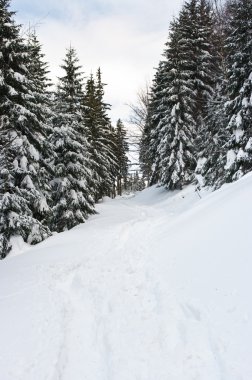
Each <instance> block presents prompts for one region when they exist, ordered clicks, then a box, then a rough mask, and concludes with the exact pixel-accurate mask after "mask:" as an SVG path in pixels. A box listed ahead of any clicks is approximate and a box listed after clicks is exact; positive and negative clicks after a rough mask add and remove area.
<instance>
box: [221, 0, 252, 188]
mask: <svg viewBox="0 0 252 380" xmlns="http://www.w3.org/2000/svg"><path fill="white" fill-rule="evenodd" d="M228 9H229V16H230V19H229V24H228V30H227V39H226V48H227V67H228V73H227V74H228V78H227V98H228V101H227V103H226V114H227V118H228V130H229V131H230V138H229V141H228V143H227V145H226V150H227V158H226V165H225V168H224V169H225V176H224V181H225V182H231V181H234V180H236V179H238V178H240V177H241V176H242V175H244V174H246V173H247V172H248V171H250V170H251V169H252V101H251V99H252V34H251V31H252V2H251V0H236V1H234V0H232V1H231V2H230V4H229V7H228Z"/></svg>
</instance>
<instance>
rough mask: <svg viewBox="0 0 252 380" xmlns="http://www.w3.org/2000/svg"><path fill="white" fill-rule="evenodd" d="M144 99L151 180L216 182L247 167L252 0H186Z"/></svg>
mask: <svg viewBox="0 0 252 380" xmlns="http://www.w3.org/2000/svg"><path fill="white" fill-rule="evenodd" d="M140 100H142V99H140ZM141 105H143V101H142V102H141ZM144 105H145V115H144V119H143V117H142V118H141V120H140V119H139V120H140V121H141V122H142V121H143V120H144V127H143V135H142V138H141V144H140V161H141V167H142V171H143V173H144V176H145V178H146V179H147V180H148V182H149V183H150V184H160V185H163V186H165V187H166V188H167V189H171V190H173V189H181V188H182V187H183V186H185V185H187V184H190V183H197V185H198V187H203V186H208V187H211V188H213V189H217V188H219V187H220V186H221V185H222V184H224V183H227V182H232V181H235V180H237V179H239V178H241V177H242V176H243V175H245V174H246V173H247V172H249V171H251V170H252V2H251V0H228V1H226V2H225V3H223V2H218V1H214V2H211V1H208V0H188V1H186V2H185V3H184V5H183V7H182V9H181V11H180V13H179V15H178V16H177V17H175V18H174V19H173V21H172V22H171V24H170V30H169V37H168V40H167V42H166V45H165V49H164V53H163V57H162V59H161V61H160V62H159V65H158V68H157V70H156V73H155V77H154V80H153V83H152V86H151V88H150V90H149V93H148V96H147V101H146V102H145V103H144Z"/></svg>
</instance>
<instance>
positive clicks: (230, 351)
mask: <svg viewBox="0 0 252 380" xmlns="http://www.w3.org/2000/svg"><path fill="white" fill-rule="evenodd" d="M244 184H246V189H247V190H246V189H245V190H243V189H244ZM251 190H252V177H248V178H247V179H245V180H244V183H243V185H239V183H238V184H235V185H232V186H231V187H230V188H226V189H224V190H223V191H221V192H218V193H216V194H214V195H210V196H208V197H206V198H205V199H204V200H203V201H199V198H198V197H197V194H196V193H195V192H194V191H193V189H192V188H187V189H185V190H183V191H182V192H179V193H176V194H174V193H173V194H167V193H166V192H164V191H163V190H162V189H149V190H147V191H145V192H143V193H141V194H139V195H138V196H137V197H135V198H132V199H128V200H126V199H119V200H115V201H106V202H105V203H104V204H101V205H99V212H100V214H99V215H97V216H94V217H92V218H91V220H90V221H89V222H88V223H86V224H85V225H82V226H79V227H77V228H75V229H74V230H72V231H69V232H67V233H64V234H59V235H56V236H54V237H53V238H51V239H49V240H47V241H46V242H43V243H42V244H40V245H38V246H37V247H34V248H33V249H32V250H30V251H28V252H27V253H25V254H24V255H20V256H17V257H13V258H9V259H7V260H5V261H3V262H1V263H0V264H1V265H0V309H1V315H0V322H1V323H0V348H1V350H0V380H84V379H85V380H251V379H252V364H251V362H250V361H251V358H252V349H251V341H252V321H251V311H252V305H251V304H252V303H251V301H250V298H251V297H250V292H249V289H250V288H251V282H252V281H251V279H250V272H251V263H252V259H251V257H250V256H251V252H252V244H251V240H250V241H249V239H245V240H246V241H245V243H244V244H243V245H242V244H241V240H244V239H243V238H244V236H245V237H248V236H249V235H248V234H249V223H248V220H249V219H248V218H250V217H251V210H249V209H248V207H247V204H246V205H245V201H244V205H243V204H242V203H241V193H242V197H243V199H248V198H249V197H250V196H251ZM236 201H237V204H236ZM231 204H232V217H233V218H234V220H231V218H230V215H229V210H230V205H231ZM236 212H237V213H238V214H240V213H241V212H242V216H243V218H242V221H243V224H242V228H241V231H240V230H239V234H238V235H237V236H236V235H235V234H234V233H232V232H235V230H236V228H238V227H237V226H238V225H240V224H241V221H238V222H237V221H236ZM232 228H233V229H234V231H232ZM220 231H221V234H220ZM236 231H237V230H236ZM226 235H227V236H229V237H230V240H231V243H229V242H227V240H226ZM225 245H226V249H223V247H224V246H225ZM227 246H228V247H227ZM237 247H239V250H238V251H239V252H238V251H237ZM237 253H239V255H237ZM227 266H228V271H227V270H226V268H227ZM244 292H245V293H246V294H244Z"/></svg>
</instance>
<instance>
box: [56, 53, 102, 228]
mask: <svg viewBox="0 0 252 380" xmlns="http://www.w3.org/2000/svg"><path fill="white" fill-rule="evenodd" d="M62 68H63V70H64V73H65V75H64V76H62V77H61V78H59V86H58V92H57V93H56V102H55V104H56V107H55V113H56V116H55V118H54V130H53V134H52V135H51V138H50V141H51V143H52V144H53V145H54V146H55V151H56V153H57V157H56V158H55V162H54V165H55V179H54V181H53V202H54V204H53V218H52V221H51V225H52V229H53V230H56V231H58V232H62V231H64V230H68V229H70V228H72V227H74V226H76V225H77V224H79V223H83V222H84V221H85V220H86V219H87V218H88V216H89V215H90V214H93V213H94V212H95V211H94V200H93V197H92V194H93V193H94V188H93V186H94V184H93V179H92V171H91V164H92V162H91V157H90V155H89V149H90V147H89V144H88V141H87V129H86V127H85V124H84V119H83V117H82V112H83V110H82V107H83V106H82V100H83V94H82V73H81V72H80V69H81V67H80V66H79V64H78V58H77V56H76V52H75V50H74V49H73V48H72V47H70V48H69V49H68V50H67V53H66V58H65V59H64V64H63V65H62Z"/></svg>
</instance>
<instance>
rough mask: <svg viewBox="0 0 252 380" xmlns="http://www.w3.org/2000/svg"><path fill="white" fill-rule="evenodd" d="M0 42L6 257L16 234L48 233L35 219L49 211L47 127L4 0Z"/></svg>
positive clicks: (0, 206)
mask: <svg viewBox="0 0 252 380" xmlns="http://www.w3.org/2000/svg"><path fill="white" fill-rule="evenodd" d="M0 46H1V54H0V147H1V153H0V194H1V200H0V210H1V216H0V234H1V238H0V252H1V253H0V255H1V257H5V256H6V254H7V253H8V252H9V250H10V248H11V245H10V239H11V237H12V236H14V235H20V236H22V237H23V239H24V240H25V241H28V242H29V243H31V244H35V243H38V242H39V241H41V240H43V239H44V238H46V237H48V236H49V235H50V231H49V229H48V228H46V227H44V226H43V225H42V224H41V223H40V222H39V220H38V219H37V214H40V215H41V214H43V212H44V210H45V211H46V210H47V204H46V202H45V197H44V195H43V193H42V192H41V189H40V188H39V181H38V178H39V173H40V167H41V157H42V154H43V149H44V139H45V137H46V130H45V128H44V125H43V121H42V120H41V118H40V105H39V104H38V103H37V99H36V94H35V93H36V88H35V85H34V82H33V81H32V80H31V79H30V76H29V71H28V66H29V53H28V49H27V46H26V45H25V43H24V41H23V39H22V38H21V37H20V27H19V26H17V25H16V24H15V21H14V13H13V12H11V11H10V9H9V1H8V0H1V1H0Z"/></svg>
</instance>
